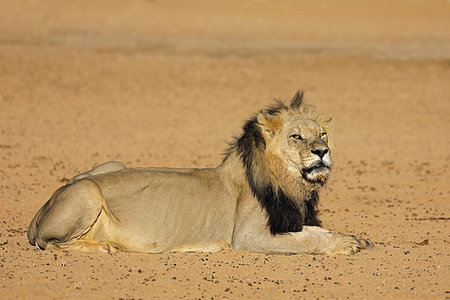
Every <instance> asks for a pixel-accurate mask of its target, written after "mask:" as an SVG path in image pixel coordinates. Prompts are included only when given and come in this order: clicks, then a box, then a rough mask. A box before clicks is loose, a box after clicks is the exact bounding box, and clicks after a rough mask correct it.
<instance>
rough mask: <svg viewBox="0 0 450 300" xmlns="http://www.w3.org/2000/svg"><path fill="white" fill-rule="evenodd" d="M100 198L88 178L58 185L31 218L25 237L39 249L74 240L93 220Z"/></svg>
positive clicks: (96, 186) (100, 194)
mask: <svg viewBox="0 0 450 300" xmlns="http://www.w3.org/2000/svg"><path fill="white" fill-rule="evenodd" d="M103 202H104V199H103V195H102V193H101V190H100V187H99V186H98V185H97V184H96V183H95V182H93V181H90V180H80V181H77V182H75V183H74V184H72V185H68V186H67V185H66V186H64V187H62V188H60V189H58V190H57V191H56V192H55V193H54V194H53V195H52V197H51V198H50V200H48V201H47V203H45V204H44V206H43V207H42V208H41V209H40V210H39V211H38V212H37V214H36V215H35V217H34V218H33V220H32V221H31V224H30V226H29V228H28V240H29V241H30V243H31V244H32V245H36V246H38V247H39V248H41V249H45V248H47V246H48V244H52V245H55V246H58V245H64V244H70V243H73V242H75V241H77V240H78V239H79V238H80V237H81V236H82V235H83V234H85V233H86V232H87V231H89V229H90V228H91V226H92V225H93V224H94V223H95V221H96V220H97V218H98V216H99V214H100V212H101V211H102V205H103Z"/></svg>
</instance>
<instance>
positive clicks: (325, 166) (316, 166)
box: [303, 161, 330, 173]
mask: <svg viewBox="0 0 450 300" xmlns="http://www.w3.org/2000/svg"><path fill="white" fill-rule="evenodd" d="M320 169H323V170H325V169H326V170H329V169H330V166H328V165H326V164H325V163H324V162H323V161H320V162H318V163H317V164H315V165H314V166H312V167H310V168H307V169H303V172H304V173H311V172H312V171H316V170H320Z"/></svg>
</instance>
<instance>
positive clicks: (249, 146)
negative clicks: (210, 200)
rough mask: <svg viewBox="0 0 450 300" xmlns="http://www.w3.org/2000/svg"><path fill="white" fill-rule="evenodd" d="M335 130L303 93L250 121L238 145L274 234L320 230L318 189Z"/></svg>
mask: <svg viewBox="0 0 450 300" xmlns="http://www.w3.org/2000/svg"><path fill="white" fill-rule="evenodd" d="M330 126H331V118H329V117H324V116H322V115H321V114H319V113H318V112H317V111H316V110H315V109H314V107H312V106H308V105H304V104H303V92H297V93H296V95H295V96H294V98H293V99H292V101H291V103H290V105H289V106H286V105H285V104H283V103H282V102H278V103H276V104H275V105H273V106H272V107H270V108H268V109H265V110H262V111H260V112H259V113H258V114H257V115H256V116H255V117H253V118H252V119H250V120H249V121H247V123H246V124H245V125H244V132H243V134H242V136H241V137H239V138H238V139H237V140H236V142H235V143H234V144H233V146H232V148H231V149H232V150H236V152H237V154H238V156H239V157H240V158H241V160H242V162H243V164H244V167H245V172H246V177H247V180H248V183H249V185H250V187H251V189H252V191H253V193H254V194H255V196H256V197H257V198H258V200H259V202H260V203H261V205H262V206H263V207H264V208H265V209H266V211H267V213H268V216H269V226H270V230H271V232H272V233H273V234H277V233H284V232H292V231H300V230H301V228H302V225H319V223H320V222H319V221H318V219H317V217H316V215H317V210H316V206H317V201H318V196H317V195H318V194H317V190H318V189H319V188H320V187H322V186H323V185H324V184H325V183H326V181H327V179H328V177H329V175H330V171H331V166H332V154H333V153H332V152H333V151H332V148H331V133H330Z"/></svg>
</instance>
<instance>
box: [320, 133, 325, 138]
mask: <svg viewBox="0 0 450 300" xmlns="http://www.w3.org/2000/svg"><path fill="white" fill-rule="evenodd" d="M326 135H327V133H326V132H321V133H319V137H321V138H323V137H324V136H326Z"/></svg>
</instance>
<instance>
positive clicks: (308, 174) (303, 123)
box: [279, 117, 332, 182]
mask: <svg viewBox="0 0 450 300" xmlns="http://www.w3.org/2000/svg"><path fill="white" fill-rule="evenodd" d="M279 139H280V140H279V143H280V146H281V149H280V150H281V154H282V156H283V157H284V158H285V159H286V162H287V163H288V165H289V166H290V167H292V168H295V169H297V170H298V171H299V172H301V174H302V176H303V177H304V178H305V179H307V180H309V181H311V182H325V181H326V180H327V178H328V176H329V174H330V170H331V165H332V160H331V151H330V148H329V147H328V133H327V132H326V131H325V129H324V128H322V127H321V126H320V125H319V124H318V123H317V122H315V121H314V120H312V119H309V118H304V117H293V118H292V120H291V121H290V122H286V125H285V126H283V128H282V129H281V131H280V133H279Z"/></svg>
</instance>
